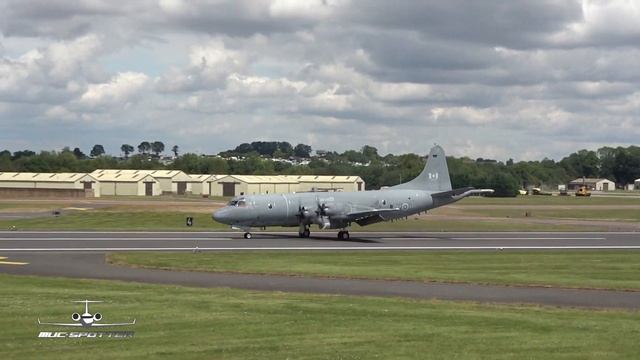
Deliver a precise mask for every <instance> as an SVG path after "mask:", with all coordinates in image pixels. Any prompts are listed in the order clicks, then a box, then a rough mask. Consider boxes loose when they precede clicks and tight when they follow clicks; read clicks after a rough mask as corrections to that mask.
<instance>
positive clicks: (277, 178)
mask: <svg viewBox="0 0 640 360" xmlns="http://www.w3.org/2000/svg"><path fill="white" fill-rule="evenodd" d="M297 190H298V182H297V181H295V180H292V179H287V178H285V177H284V176H282V175H227V176H224V177H222V178H219V179H218V180H217V181H215V182H212V183H211V192H212V194H213V195H215V196H238V195H254V194H281V193H288V192H296V191H297Z"/></svg>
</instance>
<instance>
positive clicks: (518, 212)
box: [0, 196, 640, 231]
mask: <svg viewBox="0 0 640 360" xmlns="http://www.w3.org/2000/svg"><path fill="white" fill-rule="evenodd" d="M135 199H136V200H145V199H149V198H146V197H145V198H142V199H140V198H135ZM151 199H152V200H154V201H150V202H143V201H130V200H131V199H129V198H121V197H118V198H108V199H101V200H90V201H88V202H87V201H84V200H66V201H58V200H52V201H46V200H40V201H38V200H30V201H28V202H27V201H25V202H20V201H13V200H7V201H2V202H0V213H2V212H11V211H16V212H28V211H37V210H40V211H50V210H53V209H62V216H60V217H57V218H54V217H52V216H44V217H38V218H30V219H11V220H0V230H3V229H8V228H10V227H13V226H15V227H16V228H17V229H18V230H47V229H54V230H170V231H171V230H173V231H178V230H200V231H202V230H226V229H228V227H227V226H224V225H222V224H218V223H216V222H214V221H212V220H211V216H210V214H211V212H212V211H214V210H215V209H217V208H219V207H220V206H221V204H222V203H221V202H220V201H214V200H212V199H209V200H201V199H193V198H181V197H178V196H173V197H158V198H151ZM114 200H115V201H114ZM217 200H220V199H217ZM74 201H75V202H76V203H77V204H76V203H74ZM629 205H635V206H629ZM501 206H502V207H501ZM537 206H542V207H539V208H537ZM563 206H565V207H567V206H569V207H571V208H570V209H567V208H564V209H563V208H562V207H563ZM599 206H606V207H607V208H604V209H603V208H598V207H599ZM615 206H627V208H624V207H623V208H619V209H612V207H615ZM638 206H640V199H629V198H596V197H592V198H576V197H559V196H522V197H516V198H477V197H474V198H467V199H463V200H462V201H460V202H458V203H456V204H455V205H454V206H449V207H443V208H439V209H437V210H434V211H433V212H432V214H435V215H440V217H439V218H433V217H430V216H429V215H427V216H426V217H414V216H412V217H409V219H408V220H406V221H403V220H400V221H397V222H392V223H389V222H386V223H381V224H376V225H373V226H368V227H362V228H361V227H359V226H357V225H355V226H354V227H353V230H354V231H385V230H386V231H606V230H608V229H609V228H615V226H616V224H615V223H614V224H612V226H603V225H597V226H594V225H593V224H590V223H589V222H585V223H583V224H562V223H557V224H554V223H548V222H547V223H536V221H535V220H536V219H550V220H563V219H564V220H566V219H577V220H591V219H597V220H608V221H613V222H618V223H619V224H620V226H627V227H628V226H629V222H637V221H638V220H640V210H638ZM78 207H86V208H88V209H87V210H84V211H77V210H73V208H78ZM556 207H557V208H556ZM69 208H71V209H69ZM525 213H529V215H531V216H530V218H531V219H533V220H534V221H531V219H523V218H525V217H526V216H525ZM187 216H193V217H194V218H195V225H194V226H193V227H192V228H187V227H186V226H185V217H187ZM456 216H458V217H460V216H462V217H468V216H478V217H483V218H485V219H482V220H475V219H465V218H456ZM486 218H495V220H493V219H490V220H487V219H486ZM505 219H511V220H507V221H505ZM270 230H280V229H278V228H270Z"/></svg>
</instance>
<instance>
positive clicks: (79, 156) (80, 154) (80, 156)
mask: <svg viewBox="0 0 640 360" xmlns="http://www.w3.org/2000/svg"><path fill="white" fill-rule="evenodd" d="M73 155H74V156H75V157H76V159H78V160H84V159H86V158H87V155H85V153H83V152H82V150H80V148H74V149H73Z"/></svg>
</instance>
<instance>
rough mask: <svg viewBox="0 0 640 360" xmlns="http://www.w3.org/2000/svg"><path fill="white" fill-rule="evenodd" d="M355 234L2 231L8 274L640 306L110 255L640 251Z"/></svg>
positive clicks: (601, 238)
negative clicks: (156, 266)
mask: <svg viewBox="0 0 640 360" xmlns="http://www.w3.org/2000/svg"><path fill="white" fill-rule="evenodd" d="M351 237H352V239H351V240H350V241H340V240H338V239H337V238H336V237H335V233H333V232H326V233H324V232H317V233H315V234H314V236H312V237H311V238H309V239H300V238H298V236H297V232H296V233H292V232H256V233H254V237H253V238H252V239H249V240H247V239H243V238H242V235H241V234H239V233H231V232H206V233H203V232H51V231H46V232H0V256H2V257H8V258H9V260H11V261H16V262H25V263H27V264H25V265H21V266H18V265H0V271H2V272H4V273H10V274H23V275H41V276H63V277H73V278H92V279H111V280H125V281H136V282H147V283H159V284H178V285H186V286H202V287H233V288H241V289H251V290H271V291H294V292H306V293H325V294H344V295H371V296H400V297H410V298H419V299H442V300H467V301H480V302H492V303H532V304H545V305H557V306H577V307H613V308H628V309H640V292H633V291H607V290H578V289H560V288H543V287H514V286H488V285H473V284H446V283H424V282H415V281H387V280H354V279H328V278H308V277H293V276H270V275H269V276H267V275H241V274H218V273H202V272H188V271H167V270H153V269H136V268H126V267H119V266H113V265H110V264H107V263H105V257H104V255H105V253H108V252H112V251H195V250H197V251H231V250H233V251H246V250H250V251H265V252H268V251H276V250H291V251H327V250H331V251H353V250H367V251H380V250H411V251H439V250H479V251H496V250H505V251H522V250H552V249H553V250H566V251H570V250H574V249H584V250H587V249H591V250H597V249H626V250H628V251H637V250H640V236H639V234H638V233H633V232H618V233H566V232H562V233H550V232H547V233H505V232H500V233H443V232H435V233H426V232H393V233H392V232H362V233H358V232H352V233H351ZM293 256H295V255H293Z"/></svg>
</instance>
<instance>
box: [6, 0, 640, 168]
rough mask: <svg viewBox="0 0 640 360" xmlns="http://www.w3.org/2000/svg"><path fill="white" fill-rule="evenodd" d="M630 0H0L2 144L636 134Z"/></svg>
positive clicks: (576, 143)
mask: <svg viewBox="0 0 640 360" xmlns="http://www.w3.org/2000/svg"><path fill="white" fill-rule="evenodd" d="M639 110H640V3H639V2H637V1H633V0H629V1H616V0H604V1H586V0H585V1H555V0H535V1H531V0H526V1H516V0H509V1H492V0H483V1H472V0H469V1H458V0H449V1H439V0H435V1H402V0H398V1H371V0H366V1H349V0H309V1H302V0H272V1H267V0H247V1H240V0H233V1H221V0H210V1H200V0H153V1H152V0H148V1H147V0H140V1H130V0H127V1H115V0H104V1H102V0H75V1H62V0H46V1H45V0H41V1H28V0H15V1H14V0H2V1H0V149H4V148H6V149H9V150H13V151H15V150H20V149H33V150H52V149H61V148H62V147H64V146H71V147H72V148H73V147H75V146H79V147H81V148H82V149H83V150H85V151H86V152H88V151H89V150H90V148H91V146H93V144H96V143H100V144H103V145H104V146H105V148H106V150H107V152H108V153H112V154H118V153H119V148H120V145H121V144H123V143H129V144H132V145H134V146H137V144H139V143H140V142H141V141H143V140H161V141H163V142H164V143H165V144H166V145H167V148H170V147H171V146H172V145H175V144H177V145H179V146H180V148H181V149H182V150H183V151H190V152H199V153H217V152H219V151H221V150H225V149H228V148H232V147H235V146H236V145H237V144H239V143H241V142H251V141H256V140H284V141H289V142H291V143H292V144H294V145H295V144H296V143H299V142H302V143H306V144H310V145H312V147H313V148H314V149H328V150H345V149H358V148H360V147H361V146H362V145H364V144H370V145H373V146H375V147H377V148H378V149H379V151H380V152H381V153H383V154H384V153H388V152H393V153H403V152H416V153H422V154H424V153H426V152H428V148H429V147H430V146H431V145H432V144H433V143H439V144H442V145H443V146H445V149H446V150H447V151H448V153H450V154H453V155H456V156H461V155H466V156H470V157H472V158H475V157H485V158H497V159H500V160H504V159H508V158H514V159H517V160H529V159H542V158H543V157H549V158H554V159H560V158H561V157H563V156H565V155H567V154H569V153H571V152H573V151H576V150H578V149H582V148H587V149H596V148H598V147H600V146H603V145H610V146H614V145H630V144H636V145H638V144H639V143H640V117H639V115H640V111H639Z"/></svg>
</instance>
